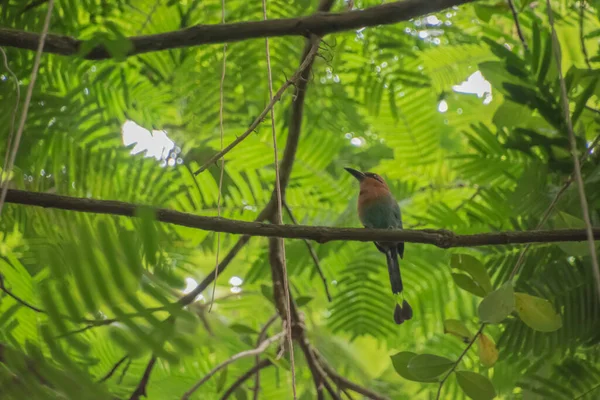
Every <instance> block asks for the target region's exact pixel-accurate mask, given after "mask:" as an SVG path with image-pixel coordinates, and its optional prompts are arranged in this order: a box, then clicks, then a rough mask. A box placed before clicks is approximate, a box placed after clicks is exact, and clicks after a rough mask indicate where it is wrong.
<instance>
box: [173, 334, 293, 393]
mask: <svg viewBox="0 0 600 400" xmlns="http://www.w3.org/2000/svg"><path fill="white" fill-rule="evenodd" d="M285 334H286V332H285V331H283V332H279V333H278V334H276V335H274V336H272V337H270V338H269V339H267V340H265V341H264V342H262V343H261V344H260V346H258V347H257V348H255V349H251V350H245V351H242V352H240V353H237V354H235V355H234V356H233V357H231V358H229V359H227V360H225V361H223V362H222V363H221V364H219V365H217V366H216V367H215V368H213V369H212V370H211V371H210V372H209V373H208V374H206V375H204V376H203V377H202V379H200V380H199V381H198V382H196V383H195V384H194V386H192V388H191V389H190V390H188V391H187V392H185V393H184V394H183V396H182V397H181V399H182V400H186V399H189V398H190V396H191V395H192V394H194V392H195V391H196V390H198V388H199V387H200V386H202V385H203V384H204V383H205V382H206V381H208V380H209V379H210V378H211V377H212V376H214V375H215V374H216V373H217V372H219V371H220V370H222V369H223V368H225V367H226V366H228V365H229V364H231V363H233V362H235V361H237V360H239V359H240V358H244V357H250V356H255V355H257V354H261V353H264V352H265V351H266V350H267V349H268V348H269V346H270V345H271V344H273V343H274V342H277V341H278V340H280V339H281V338H283V337H284V336H285Z"/></svg>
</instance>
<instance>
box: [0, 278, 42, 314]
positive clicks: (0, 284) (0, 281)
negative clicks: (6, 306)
mask: <svg viewBox="0 0 600 400" xmlns="http://www.w3.org/2000/svg"><path fill="white" fill-rule="evenodd" d="M0 290H1V291H3V292H4V293H6V295H8V296H9V297H12V298H13V299H14V300H15V301H16V302H17V303H20V304H21V305H23V306H25V307H27V308H29V309H30V310H33V311H35V312H37V313H42V314H46V311H44V310H42V309H41V308H37V307H36V306H33V305H31V304H29V303H28V302H26V301H25V300H23V299H22V298H20V297H18V296H17V295H15V294H13V293H12V292H11V291H10V290H8V289H7V288H6V286H4V275H2V274H0Z"/></svg>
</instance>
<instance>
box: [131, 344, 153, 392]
mask: <svg viewBox="0 0 600 400" xmlns="http://www.w3.org/2000/svg"><path fill="white" fill-rule="evenodd" d="M154 364H156V356H155V355H154V354H153V355H152V357H151V358H150V361H148V365H146V369H145V370H144V375H142V379H141V380H140V383H139V384H138V386H137V387H136V388H135V391H134V392H133V393H132V394H131V397H129V400H139V398H140V397H141V396H144V397H147V394H146V386H148V382H149V381H150V374H151V373H152V369H153V368H154Z"/></svg>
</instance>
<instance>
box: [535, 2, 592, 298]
mask: <svg viewBox="0 0 600 400" xmlns="http://www.w3.org/2000/svg"><path fill="white" fill-rule="evenodd" d="M546 11H547V13H548V21H549V22H550V28H551V29H552V46H553V49H554V51H553V53H554V58H555V60H556V65H557V66H558V68H557V70H558V81H559V83H560V98H561V102H562V109H563V112H564V121H565V124H566V126H567V131H568V133H569V142H570V144H571V155H572V157H573V166H574V169H575V171H574V174H575V179H576V181H577V189H578V190H579V200H580V201H581V212H582V214H583V221H584V222H585V227H586V232H587V239H588V245H589V248H590V255H591V258H592V266H593V269H594V278H595V279H596V290H597V291H598V297H599V298H600V266H599V265H598V256H597V254H596V245H595V243H594V229H593V227H592V221H591V220H590V211H589V208H588V202H587V199H586V197H585V186H584V184H583V178H582V176H581V163H580V162H579V157H577V142H576V140H575V132H574V131H573V124H572V122H571V112H570V110H569V98H568V95H567V88H566V84H565V78H564V77H563V73H562V70H561V52H560V43H559V41H558V37H557V36H556V30H555V29H554V15H553V13H552V6H551V5H550V0H546Z"/></svg>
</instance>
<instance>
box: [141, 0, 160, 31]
mask: <svg viewBox="0 0 600 400" xmlns="http://www.w3.org/2000/svg"><path fill="white" fill-rule="evenodd" d="M159 4H160V0H156V1H155V2H154V4H153V5H152V8H151V9H150V12H149V13H148V15H147V16H146V20H145V21H144V23H143V24H142V26H141V27H140V29H138V31H137V34H138V35H139V34H141V33H142V32H143V31H144V29H146V26H147V25H148V23H150V20H152V15H153V14H154V12H155V11H156V9H157V8H158V5H159Z"/></svg>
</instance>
